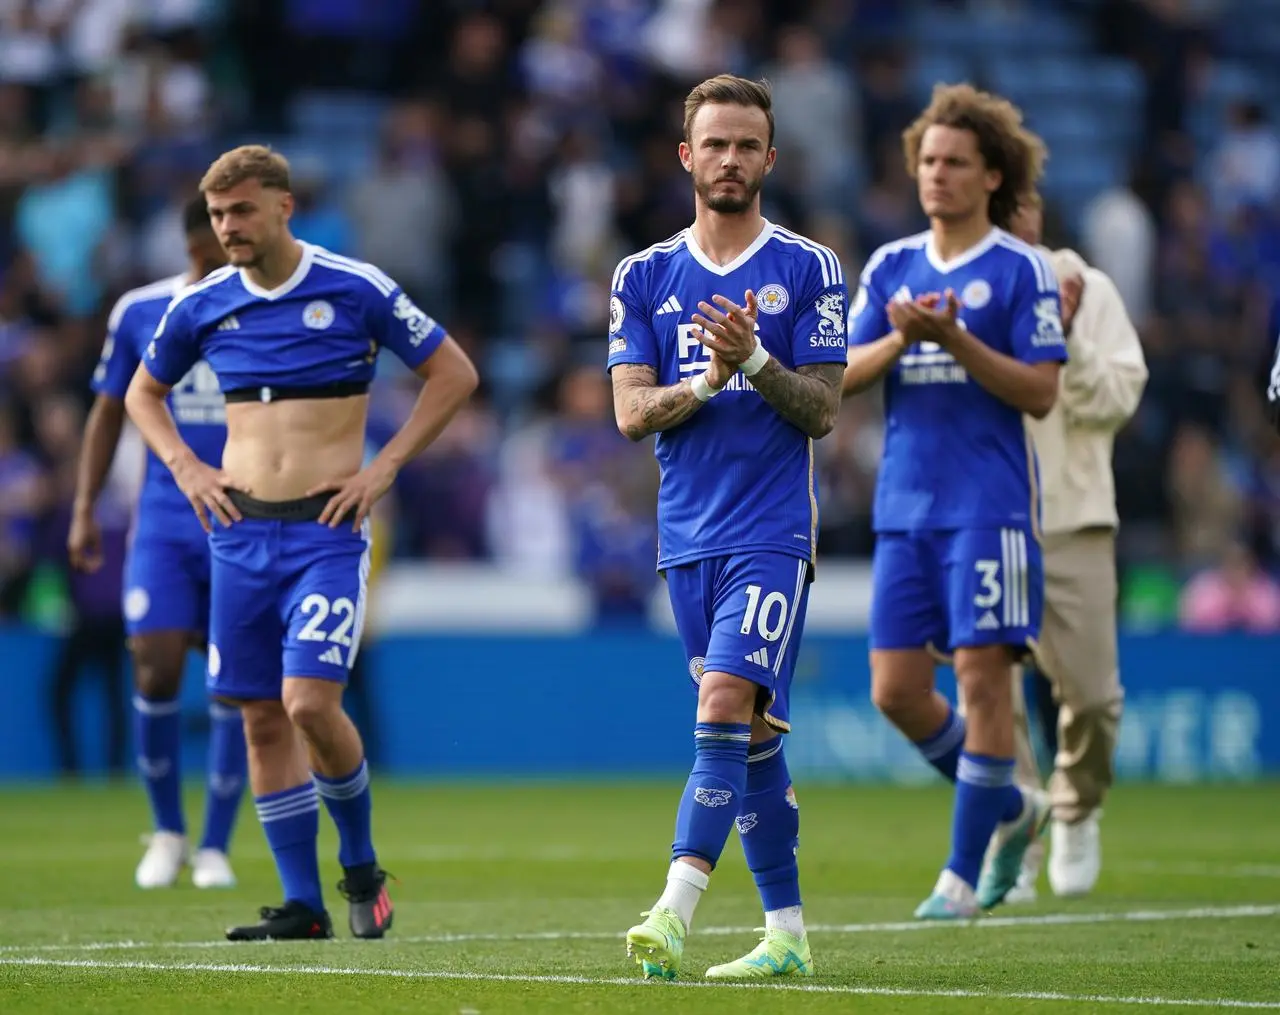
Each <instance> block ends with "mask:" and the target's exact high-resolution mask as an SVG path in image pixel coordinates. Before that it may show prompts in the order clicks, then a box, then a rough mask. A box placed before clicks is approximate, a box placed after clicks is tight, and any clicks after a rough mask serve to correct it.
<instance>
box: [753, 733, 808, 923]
mask: <svg viewBox="0 0 1280 1015" xmlns="http://www.w3.org/2000/svg"><path fill="white" fill-rule="evenodd" d="M738 835H739V836H740V837H741V839H742V852H743V854H744V855H745V856H746V858H747V867H749V868H750V870H751V874H752V876H753V877H754V878H755V880H756V888H758V889H759V890H760V901H761V902H762V903H763V904H764V911H765V912H766V913H771V912H774V911H775V910H779V909H788V908H790V907H792V906H798V905H800V868H799V865H798V864H797V863H796V848H797V847H798V846H799V844H800V810H799V808H798V807H797V806H796V802H795V794H793V793H792V791H791V774H790V773H789V772H788V771H787V759H786V757H785V756H784V755H783V753H782V737H780V736H778V737H774V739H772V740H766V741H765V742H764V743H762V744H753V745H752V747H751V750H750V752H749V753H748V755H747V792H746V795H745V796H744V797H743V798H742V806H741V807H740V808H739V810H738Z"/></svg>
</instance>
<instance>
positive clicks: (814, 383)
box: [750, 359, 844, 439]
mask: <svg viewBox="0 0 1280 1015" xmlns="http://www.w3.org/2000/svg"><path fill="white" fill-rule="evenodd" d="M843 380H844V364H843V363H812V364H809V365H807V366H802V367H800V368H799V369H798V370H788V369H787V368H786V367H784V366H783V365H782V364H781V363H779V362H778V361H777V360H776V359H770V360H769V362H768V363H766V364H765V365H764V367H763V368H761V370H760V372H759V373H757V374H756V375H755V376H754V377H752V378H750V381H751V384H752V386H753V387H754V388H755V389H756V390H757V391H758V392H760V395H761V397H763V398H764V400H765V401H766V402H768V403H769V404H770V405H771V406H773V408H774V411H776V412H777V413H778V415H779V416H781V417H782V418H783V419H785V420H786V421H787V422H788V423H790V424H792V425H793V426H795V427H797V428H798V429H800V430H802V431H804V432H805V433H806V434H808V435H809V436H810V437H813V438H815V439H816V438H819V437H825V436H826V435H827V434H829V433H830V432H831V428H832V427H834V426H835V425H836V413H837V412H839V411H840V385H841V382H842V381H843Z"/></svg>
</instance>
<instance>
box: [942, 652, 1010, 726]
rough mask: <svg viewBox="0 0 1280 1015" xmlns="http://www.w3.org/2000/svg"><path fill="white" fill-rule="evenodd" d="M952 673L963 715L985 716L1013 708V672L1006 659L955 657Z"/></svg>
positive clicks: (1003, 657) (997, 656)
mask: <svg viewBox="0 0 1280 1015" xmlns="http://www.w3.org/2000/svg"><path fill="white" fill-rule="evenodd" d="M955 669H956V683H957V684H958V685H959V687H960V688H961V692H962V693H963V695H964V701H965V708H966V710H967V711H969V712H971V713H974V714H985V713H989V712H991V711H992V710H994V709H1001V710H1004V709H1012V708H1013V681H1012V679H1011V674H1012V672H1013V668H1012V665H1011V663H1010V661H1009V660H1008V658H1007V657H1005V656H1003V655H999V654H996V653H990V652H984V653H982V654H978V655H970V656H961V655H960V654H959V653H957V657H956V663H955Z"/></svg>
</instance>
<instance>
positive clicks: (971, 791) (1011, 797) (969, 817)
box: [947, 751, 1022, 886]
mask: <svg viewBox="0 0 1280 1015" xmlns="http://www.w3.org/2000/svg"><path fill="white" fill-rule="evenodd" d="M1021 811H1022V791H1021V790H1019V789H1018V787H1017V786H1015V785H1014V784H1013V759H1012V758H992V757H989V756H988V755H985V754H970V753H969V752H968V751H966V752H965V753H964V754H962V755H961V756H960V766H959V773H958V776H957V779H956V801H955V812H954V814H953V817H952V824H951V858H950V859H949V860H948V861H947V869H948V870H950V871H952V872H953V873H955V874H956V875H957V876H958V877H959V878H960V879H961V880H962V881H964V882H965V883H966V884H969V885H970V886H974V885H977V883H978V874H979V872H980V871H981V870H982V858H983V856H984V855H985V854H986V852H987V845H988V843H989V842H990V841H991V834H992V833H993V832H994V831H995V830H996V825H998V824H999V823H1000V822H1001V821H1010V820H1012V819H1013V818H1016V817H1017V816H1018V814H1019V813H1020V812H1021Z"/></svg>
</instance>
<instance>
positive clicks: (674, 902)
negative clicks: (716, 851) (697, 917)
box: [657, 860, 711, 931]
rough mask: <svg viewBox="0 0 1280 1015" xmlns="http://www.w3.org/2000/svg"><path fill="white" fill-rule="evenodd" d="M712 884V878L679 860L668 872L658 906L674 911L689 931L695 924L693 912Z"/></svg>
mask: <svg viewBox="0 0 1280 1015" xmlns="http://www.w3.org/2000/svg"><path fill="white" fill-rule="evenodd" d="M710 883H711V876H710V875H709V874H704V873H703V872H702V871H700V870H698V869H697V868H696V867H692V866H690V865H689V864H687V863H682V862H681V861H679V860H676V861H674V862H673V863H672V864H671V867H670V869H669V870H668V871H667V887H666V888H665V889H664V890H663V892H662V895H661V897H660V898H659V899H658V901H657V905H658V906H662V907H663V908H665V909H670V910H673V911H674V912H675V913H676V915H677V916H679V917H680V922H681V923H683V924H684V929H685V930H686V931H687V930H688V929H689V927H690V925H691V924H692V923H693V911H694V910H695V909H696V908H697V907H698V900H699V899H701V898H702V893H703V892H705V891H706V890H707V885H708V884H710Z"/></svg>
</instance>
